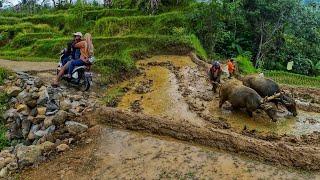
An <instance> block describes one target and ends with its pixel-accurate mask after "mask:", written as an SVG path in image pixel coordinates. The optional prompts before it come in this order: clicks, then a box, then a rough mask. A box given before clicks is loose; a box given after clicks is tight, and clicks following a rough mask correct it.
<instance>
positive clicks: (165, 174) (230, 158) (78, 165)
mask: <svg viewBox="0 0 320 180" xmlns="http://www.w3.org/2000/svg"><path fill="white" fill-rule="evenodd" d="M94 139H95V140H94V141H93V142H92V143H91V144H87V145H85V146H80V147H78V148H76V149H73V150H72V151H69V152H67V153H65V154H63V155H61V156H59V157H57V158H56V159H53V160H52V161H50V162H47V163H45V164H43V165H41V166H39V167H37V168H35V169H32V170H26V171H24V172H23V173H22V174H21V175H19V176H18V177H17V178H20V179H48V178H50V179H164V178H165V179H202V178H204V177H207V178H209V177H210V178H211V179H259V178H260V179H317V178H319V176H320V174H318V173H310V172H302V171H297V170H294V169H288V168H286V169H284V168H283V167H278V166H271V165H269V164H264V163H261V162H258V161H254V160H250V159H248V158H245V157H241V156H238V155H235V154H230V153H226V152H223V151H219V150H217V149H213V148H208V147H203V146H197V145H194V144H190V143H185V142H181V141H177V140H174V139H171V138H167V137H166V138H164V137H160V136H155V135H150V134H146V133H137V132H132V131H124V130H115V129H111V128H109V127H104V126H102V127H100V130H99V135H97V136H95V138H94ZM101 142H103V143H101Z"/></svg>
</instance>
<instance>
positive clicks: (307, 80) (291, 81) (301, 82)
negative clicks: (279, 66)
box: [264, 71, 320, 88]
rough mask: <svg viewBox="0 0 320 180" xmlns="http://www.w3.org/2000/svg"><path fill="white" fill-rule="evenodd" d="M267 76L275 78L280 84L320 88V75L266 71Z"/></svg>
mask: <svg viewBox="0 0 320 180" xmlns="http://www.w3.org/2000/svg"><path fill="white" fill-rule="evenodd" d="M264 74H265V75H266V76H267V77H270V78H272V79H274V80H275V81H276V82H278V83H280V84H288V85H292V86H301V87H312V88H320V77H319V76H318V77H311V76H305V75H300V74H293V73H289V72H283V71H266V72H264Z"/></svg>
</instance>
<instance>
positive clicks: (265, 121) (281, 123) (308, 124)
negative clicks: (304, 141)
mask: <svg viewBox="0 0 320 180" xmlns="http://www.w3.org/2000/svg"><path fill="white" fill-rule="evenodd" d="M218 104H219V103H218V100H216V101H213V102H211V103H210V104H209V108H208V110H207V112H206V113H209V114H211V115H213V116H214V117H218V118H219V119H221V120H224V121H226V122H228V123H229V124H230V125H231V127H233V128H234V129H237V130H238V131H241V130H243V129H244V128H247V129H248V130H256V131H257V132H260V133H262V134H277V135H283V134H288V135H289V134H290V135H303V134H310V133H312V132H314V131H317V132H320V114H319V113H312V112H305V111H299V114H298V116H297V117H293V116H292V115H291V114H289V113H287V112H283V111H284V110H280V111H279V113H278V118H277V119H278V121H277V122H276V123H274V122H272V121H271V120H270V119H269V118H268V116H267V115H266V114H265V113H264V112H260V113H254V116H253V118H251V117H249V116H248V115H247V114H246V113H245V112H243V111H241V110H237V111H234V110H230V107H228V105H224V108H223V109H219V107H218V106H219V105H218Z"/></svg>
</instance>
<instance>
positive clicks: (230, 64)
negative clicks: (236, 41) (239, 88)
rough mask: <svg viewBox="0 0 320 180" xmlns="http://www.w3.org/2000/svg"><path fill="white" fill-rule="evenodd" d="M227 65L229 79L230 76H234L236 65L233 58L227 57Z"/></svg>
mask: <svg viewBox="0 0 320 180" xmlns="http://www.w3.org/2000/svg"><path fill="white" fill-rule="evenodd" d="M227 66H228V72H229V77H228V78H229V79H231V77H232V76H234V73H235V70H236V67H235V64H234V60H233V59H229V60H228V62H227Z"/></svg>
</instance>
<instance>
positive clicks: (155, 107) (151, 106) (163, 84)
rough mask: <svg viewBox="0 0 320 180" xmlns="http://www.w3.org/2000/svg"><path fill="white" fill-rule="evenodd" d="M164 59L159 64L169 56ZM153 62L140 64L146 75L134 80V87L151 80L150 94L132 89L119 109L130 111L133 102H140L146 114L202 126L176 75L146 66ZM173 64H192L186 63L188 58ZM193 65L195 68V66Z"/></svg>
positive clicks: (165, 69) (166, 70)
mask: <svg viewBox="0 0 320 180" xmlns="http://www.w3.org/2000/svg"><path fill="white" fill-rule="evenodd" d="M162 58H163V59H162V61H158V62H165V60H167V56H162ZM152 61H153V59H148V60H145V61H140V62H138V64H139V65H140V67H144V68H145V75H144V76H141V77H137V78H136V79H134V82H135V83H136V84H135V85H134V86H137V84H141V82H142V81H145V80H151V81H152V87H151V89H150V92H147V93H144V94H138V93H136V92H135V91H134V90H135V88H132V89H131V90H130V91H129V92H127V93H126V94H125V95H124V96H123V97H122V100H121V102H120V103H119V105H118V108H120V109H130V106H131V104H132V102H134V101H135V100H140V102H141V107H142V109H143V112H144V113H146V114H150V115H160V116H165V117H168V118H172V119H173V120H186V121H188V122H190V123H192V124H193V125H197V126H202V125H203V123H202V122H203V120H202V119H200V118H199V117H198V116H197V114H195V113H192V112H191V111H190V110H189V107H188V104H187V103H186V102H185V101H184V100H183V97H182V96H181V94H180V93H179V91H178V88H179V86H178V82H177V79H176V77H175V74H173V73H172V72H170V70H169V69H168V68H166V67H162V66H145V64H146V63H148V62H152ZM173 62H176V63H175V65H176V66H178V67H182V66H186V65H188V64H187V63H190V62H186V58H183V59H182V61H173ZM190 64H191V63H190ZM191 65H193V66H195V65H194V64H191Z"/></svg>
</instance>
